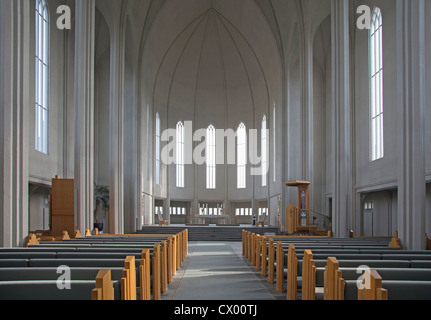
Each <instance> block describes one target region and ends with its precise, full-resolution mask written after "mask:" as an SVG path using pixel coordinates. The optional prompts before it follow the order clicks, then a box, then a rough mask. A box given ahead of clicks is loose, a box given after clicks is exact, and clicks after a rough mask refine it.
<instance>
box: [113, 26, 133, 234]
mask: <svg viewBox="0 0 431 320" xmlns="http://www.w3.org/2000/svg"><path fill="white" fill-rule="evenodd" d="M110 70H111V75H110V77H111V85H110V108H109V200H110V206H109V207H110V216H109V231H110V232H111V233H116V234H121V233H124V192H123V185H124V183H123V181H124V172H123V106H124V34H123V32H122V30H121V28H120V26H119V25H118V26H114V27H113V30H111V68H110ZM129 214H131V213H129ZM131 215H132V216H133V214H131ZM128 231H134V230H128Z"/></svg>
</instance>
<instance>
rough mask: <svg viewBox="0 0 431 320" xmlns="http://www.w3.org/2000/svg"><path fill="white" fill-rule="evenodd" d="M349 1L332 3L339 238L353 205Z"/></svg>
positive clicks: (335, 209)
mask: <svg viewBox="0 0 431 320" xmlns="http://www.w3.org/2000/svg"><path fill="white" fill-rule="evenodd" d="M349 2H350V0H332V2H331V7H332V8H331V10H332V20H331V21H332V97H333V100H332V101H333V121H334V122H333V150H334V171H333V173H334V180H333V181H334V198H333V221H334V223H333V229H334V230H333V231H334V234H335V236H336V237H346V236H347V235H348V232H347V231H348V230H347V228H348V218H347V217H348V214H349V212H350V210H353V209H354V208H352V206H351V199H352V194H351V188H352V186H351V181H352V178H351V175H352V169H353V168H352V167H351V163H350V158H351V143H350V137H351V130H352V123H351V103H350V47H349Z"/></svg>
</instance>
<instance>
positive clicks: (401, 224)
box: [396, 0, 429, 250]
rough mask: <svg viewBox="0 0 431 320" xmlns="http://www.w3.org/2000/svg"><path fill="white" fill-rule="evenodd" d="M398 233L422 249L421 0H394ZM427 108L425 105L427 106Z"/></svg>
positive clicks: (406, 245) (408, 245)
mask: <svg viewBox="0 0 431 320" xmlns="http://www.w3.org/2000/svg"><path fill="white" fill-rule="evenodd" d="M396 10H397V30H396V32H397V37H396V38H397V52H396V55H397V65H398V67H399V68H398V78H397V88H398V90H397V97H398V98H397V101H398V109H397V110H398V119H399V120H398V131H397V134H398V152H399V153H398V232H399V233H398V234H399V238H400V241H401V244H402V246H403V248H405V249H413V250H420V249H425V201H426V183H425V121H424V119H425V90H426V87H425V14H424V13H425V1H424V0H397V2H396ZM427 107H429V106H427Z"/></svg>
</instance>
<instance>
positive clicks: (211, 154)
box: [206, 125, 216, 189]
mask: <svg viewBox="0 0 431 320" xmlns="http://www.w3.org/2000/svg"><path fill="white" fill-rule="evenodd" d="M215 132H216V131H215V128H214V126H212V125H210V126H209V127H208V128H207V140H206V163H207V189H215V188H216V136H215Z"/></svg>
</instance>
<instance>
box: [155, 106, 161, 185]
mask: <svg viewBox="0 0 431 320" xmlns="http://www.w3.org/2000/svg"><path fill="white" fill-rule="evenodd" d="M155 152H156V184H160V115H159V113H156V151H155Z"/></svg>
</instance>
